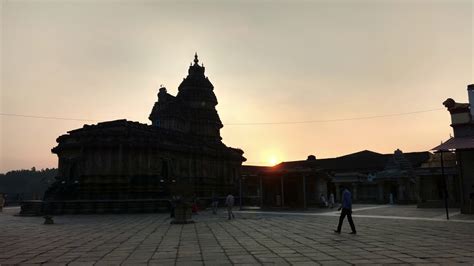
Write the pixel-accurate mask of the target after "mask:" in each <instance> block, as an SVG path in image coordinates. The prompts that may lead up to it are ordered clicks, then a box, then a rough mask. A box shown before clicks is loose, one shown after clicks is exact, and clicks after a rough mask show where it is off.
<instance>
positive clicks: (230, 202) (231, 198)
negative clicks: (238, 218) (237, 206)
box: [225, 194, 235, 220]
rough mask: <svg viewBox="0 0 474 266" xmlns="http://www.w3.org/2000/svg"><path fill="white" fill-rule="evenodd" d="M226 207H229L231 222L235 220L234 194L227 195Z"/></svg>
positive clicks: (228, 212)
mask: <svg viewBox="0 0 474 266" xmlns="http://www.w3.org/2000/svg"><path fill="white" fill-rule="evenodd" d="M225 205H227V214H228V215H229V220H230V219H232V218H234V219H235V216H234V213H232V208H233V207H234V196H232V194H229V195H227V198H226V199H225Z"/></svg>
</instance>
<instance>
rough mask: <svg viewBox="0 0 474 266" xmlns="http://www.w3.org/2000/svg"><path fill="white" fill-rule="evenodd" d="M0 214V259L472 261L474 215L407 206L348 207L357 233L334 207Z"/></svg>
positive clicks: (111, 262)
mask: <svg viewBox="0 0 474 266" xmlns="http://www.w3.org/2000/svg"><path fill="white" fill-rule="evenodd" d="M18 211H19V210H18V208H7V209H4V212H3V213H0V227H1V228H0V264H2V265H3V264H18V263H21V264H41V263H44V264H52V265H57V264H69V265H119V264H123V265H142V264H148V265H154V264H156V265H202V264H205V265H225V264H257V265H258V264H277V265H288V264H295V265H317V264H322V265H327V264H333V265H344V264H368V263H376V264H391V263H398V264H400V263H401V264H423V263H429V264H454V263H460V264H467V265H473V264H474V216H472V215H471V216H469V215H462V214H459V213H458V212H456V210H454V209H453V210H450V212H451V215H453V216H452V217H451V219H450V220H449V221H446V215H445V211H444V209H417V208H416V207H415V206H393V205H355V206H354V221H355V224H356V227H357V231H358V234H357V235H350V234H348V233H349V232H350V228H349V225H348V223H347V221H345V222H344V225H343V228H342V231H343V232H342V233H341V234H336V233H334V232H333V230H334V229H335V227H336V225H337V221H338V212H335V210H334V209H333V210H331V209H328V210H322V209H318V210H309V211H305V212H289V211H287V212H260V211H253V210H249V211H240V212H239V211H236V212H235V214H236V219H235V220H232V221H228V220H227V219H226V214H225V210H224V209H222V210H220V211H219V214H218V215H212V213H210V212H209V211H203V212H201V213H200V214H199V215H197V216H195V221H196V223H195V224H187V225H170V220H169V218H168V215H166V214H125V215H64V216H56V217H54V221H55V224H54V225H43V224H42V222H43V220H44V219H43V218H42V217H18V216H15V215H14V214H16V213H18Z"/></svg>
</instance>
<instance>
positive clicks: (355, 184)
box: [352, 183, 358, 201]
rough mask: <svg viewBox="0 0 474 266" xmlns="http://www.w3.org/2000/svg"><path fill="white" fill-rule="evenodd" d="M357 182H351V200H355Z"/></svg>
mask: <svg viewBox="0 0 474 266" xmlns="http://www.w3.org/2000/svg"><path fill="white" fill-rule="evenodd" d="M357 196H358V195H357V183H353V184H352V200H354V201H356V200H357V198H358V197H357Z"/></svg>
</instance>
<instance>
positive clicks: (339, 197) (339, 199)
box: [317, 183, 341, 202]
mask: <svg viewBox="0 0 474 266" xmlns="http://www.w3.org/2000/svg"><path fill="white" fill-rule="evenodd" d="M335 186H336V201H338V202H340V201H341V191H340V189H341V188H340V185H339V183H335ZM317 196H318V195H317Z"/></svg>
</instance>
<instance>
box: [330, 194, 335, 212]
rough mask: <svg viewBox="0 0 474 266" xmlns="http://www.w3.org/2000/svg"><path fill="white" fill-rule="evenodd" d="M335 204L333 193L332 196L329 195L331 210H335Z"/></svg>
mask: <svg viewBox="0 0 474 266" xmlns="http://www.w3.org/2000/svg"><path fill="white" fill-rule="evenodd" d="M334 204H335V201H334V193H332V192H331V194H329V207H331V209H332V208H334Z"/></svg>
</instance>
